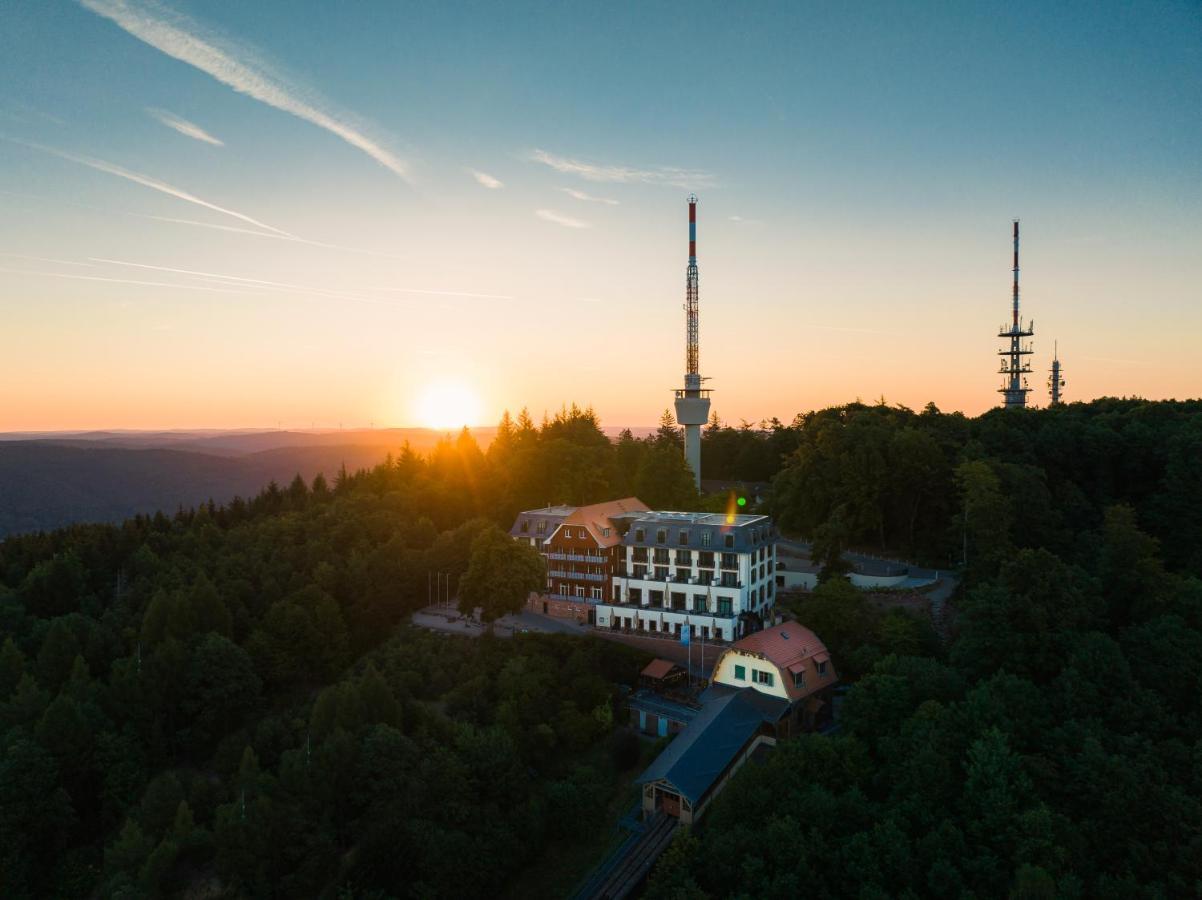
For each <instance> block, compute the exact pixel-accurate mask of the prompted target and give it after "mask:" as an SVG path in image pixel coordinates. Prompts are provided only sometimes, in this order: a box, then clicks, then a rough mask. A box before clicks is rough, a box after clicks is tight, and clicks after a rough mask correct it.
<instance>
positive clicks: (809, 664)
mask: <svg viewBox="0 0 1202 900" xmlns="http://www.w3.org/2000/svg"><path fill="white" fill-rule="evenodd" d="M740 651H741V652H743V653H753V654H756V655H758V656H762V657H764V658H765V659H767V660H768V661H769V662H771V663H773V664H774V665H775V666H776V667H777V668H778V669H779V670H780V671H781V673H782V674H783V673H784V672H788V673H789V674H790V675H798V674H801V675H803V676H804V683H803V685H802V686H800V687H798V686H797V685H796V684H794V683H793V679H792V678H784V679H783V681H784V684H783V687H784V689H785V693H786V694H788V696H789V699H791V700H799V699H800V698H802V697H804V696H806V695H807V694H812V693H814V692H815V691H817V690H820V689H821V688H823V687H825V686H826V685H829V684H834V682H835V680H836V679H837V678H838V676H837V675H836V674H835V671H834V669H833V667H829V666H828V671H827V675H826V677H825V678H822V677H820V676H819V674H818V666H817V664H818V663H820V662H827V661H829V660H830V658H831V655H830V653H829V652H827V649H826V645H825V644H823V643H822V641H821V640H820V639H819V637H818V635H816V634H814V632H812V631H810V629H808V628H806V627H805V626H804V625H802V624H800V623H798V622H785V623H783V624H781V625H772V626H770V627H768V628H765V629H764V630H763V631H757V632H756V633H755V634H751V635H748V636H747V637H745V638H743V639H742V640H740V641H736V642H735V643H734V644H731V647H730V650H728V651H727V652H728V653H733V652H740ZM753 687H754V685H753Z"/></svg>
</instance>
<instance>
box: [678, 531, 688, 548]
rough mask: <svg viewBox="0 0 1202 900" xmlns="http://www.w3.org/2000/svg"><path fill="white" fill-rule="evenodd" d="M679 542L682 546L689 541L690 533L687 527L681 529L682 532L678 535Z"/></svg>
mask: <svg viewBox="0 0 1202 900" xmlns="http://www.w3.org/2000/svg"><path fill="white" fill-rule="evenodd" d="M676 540H677V543H678V544H680V545H681V546H682V547H683V546H685V545H687V544H688V543H689V533H688V532H687V531H686V530H685V529H683V528H682V529H680V534H679V535H677V539H676Z"/></svg>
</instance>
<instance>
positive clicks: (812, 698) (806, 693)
mask: <svg viewBox="0 0 1202 900" xmlns="http://www.w3.org/2000/svg"><path fill="white" fill-rule="evenodd" d="M838 680H839V676H838V674H837V673H836V672H835V667H834V664H833V663H832V662H831V655H830V653H829V652H828V651H827V649H826V645H825V644H823V643H822V640H821V639H820V638H819V637H818V635H816V634H814V632H812V631H810V629H808V628H806V627H805V626H804V625H802V624H800V623H798V622H784V623H782V624H780V625H771V626H769V627H767V628H765V629H764V630H762V631H757V632H756V633H755V634H751V635H748V636H747V637H745V638H743V639H742V640H739V641H737V642H736V643H734V644H732V645H731V646H730V647H729V648H727V649H726V650H725V651H724V652H723V654H722V655H721V656H720V657H718V663H717V665H715V666H714V674H713V683H714V685H715V686H722V687H726V688H734V689H736V690H741V689H743V688H752V689H753V690H755V691H756V692H757V693H759V694H762V695H764V696H765V697H772V698H776V699H777V700H778V701H780V702H778V703H773V704H766V705H765V708H775V709H777V710H779V713H778V716H779V718H778V719H777V736H778V737H788V736H789V735H791V734H795V733H798V732H802V731H812V730H813V729H814V728H815V727H817V726H818V725H819V724H821V723H822V722H823V721H825V720H826V719H827V718H828V717H829V716H830V703H831V695H832V693H833V689H834V687H835V685H836V684H837V683H838Z"/></svg>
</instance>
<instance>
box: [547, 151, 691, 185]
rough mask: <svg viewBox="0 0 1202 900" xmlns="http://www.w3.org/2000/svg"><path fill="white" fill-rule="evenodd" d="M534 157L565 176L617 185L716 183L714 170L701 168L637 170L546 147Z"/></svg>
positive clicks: (664, 167)
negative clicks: (553, 151)
mask: <svg viewBox="0 0 1202 900" xmlns="http://www.w3.org/2000/svg"><path fill="white" fill-rule="evenodd" d="M529 158H530V159H531V160H533V161H534V162H538V163H542V164H543V165H545V166H550V167H551V168H552V169H554V170H555V171H556V172H563V173H564V174H565V175H577V176H579V177H581V178H584V179H586V180H587V181H607V182H613V183H615V184H659V185H671V186H672V187H703V186H705V185H709V184H713V181H714V176H713V173H711V172H705V171H702V170H700V169H681V168H676V167H674V166H659V167H657V168H653V169H637V168H633V167H631V166H615V165H603V164H600V163H592V162H586V161H584V160H580V159H571V158H569V157H566V156H557V155H556V154H554V153H548V152H547V151H546V150H539V149H537V148H536V149H534V150H532V151H531V152H530V157H529Z"/></svg>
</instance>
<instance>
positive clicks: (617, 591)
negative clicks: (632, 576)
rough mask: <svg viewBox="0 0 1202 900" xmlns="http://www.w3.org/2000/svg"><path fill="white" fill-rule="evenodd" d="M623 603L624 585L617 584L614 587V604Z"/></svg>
mask: <svg viewBox="0 0 1202 900" xmlns="http://www.w3.org/2000/svg"><path fill="white" fill-rule="evenodd" d="M621 602H622V585H620V584H615V585H614V603H621Z"/></svg>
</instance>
